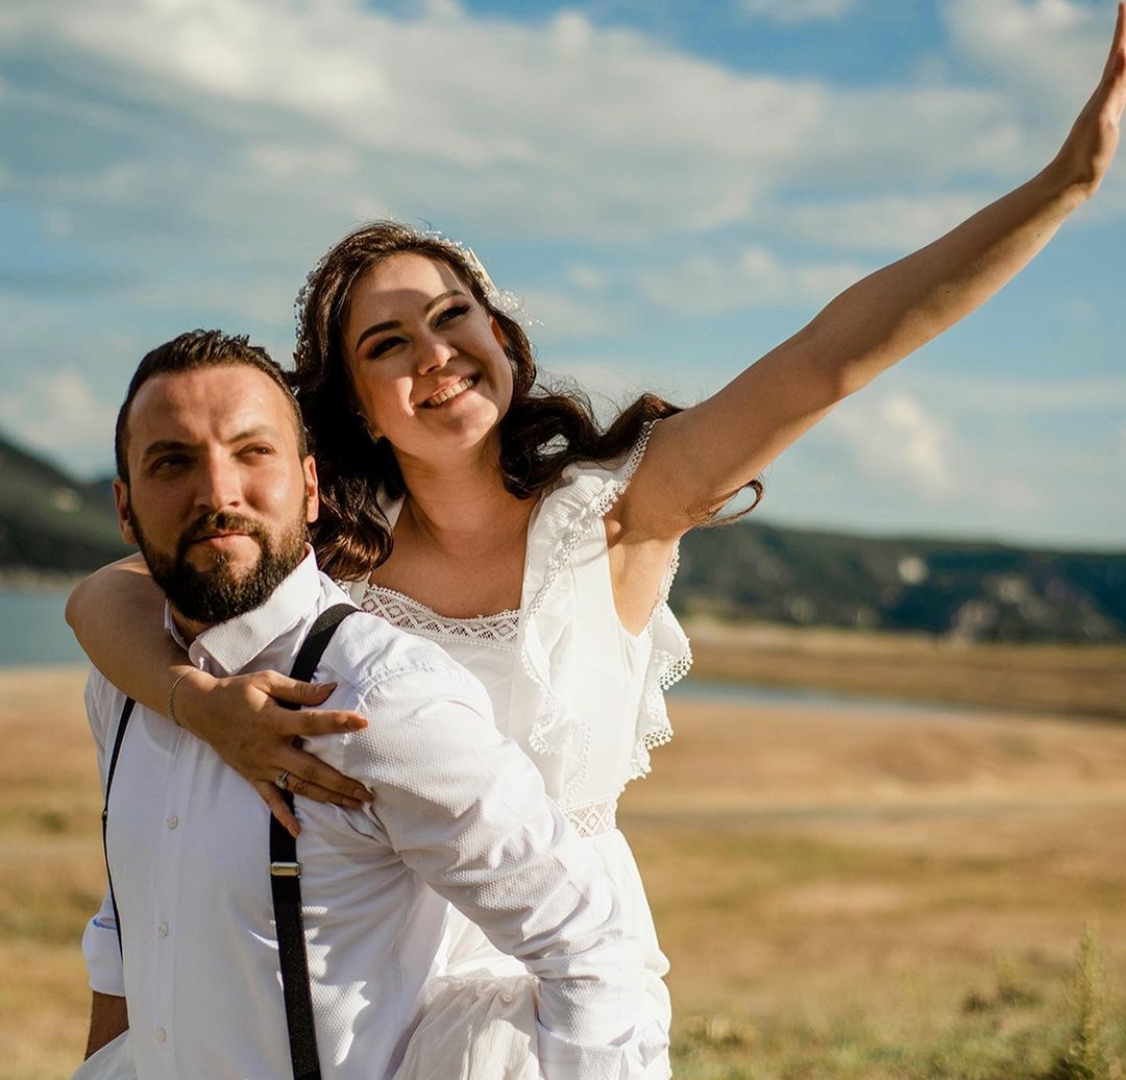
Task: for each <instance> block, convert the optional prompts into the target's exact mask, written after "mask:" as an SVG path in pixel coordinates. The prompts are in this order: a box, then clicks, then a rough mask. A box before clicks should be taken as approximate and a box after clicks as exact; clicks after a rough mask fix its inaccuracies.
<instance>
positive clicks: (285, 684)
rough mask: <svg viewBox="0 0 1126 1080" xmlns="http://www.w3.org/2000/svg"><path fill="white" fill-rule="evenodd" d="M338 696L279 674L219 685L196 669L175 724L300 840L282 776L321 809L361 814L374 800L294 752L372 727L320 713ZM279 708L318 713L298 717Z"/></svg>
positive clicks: (181, 691) (179, 699)
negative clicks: (303, 742)
mask: <svg viewBox="0 0 1126 1080" xmlns="http://www.w3.org/2000/svg"><path fill="white" fill-rule="evenodd" d="M333 689H334V686H333V684H332V683H305V682H298V681H297V680H296V679H291V678H290V677H289V676H288V675H281V674H279V673H278V672H276V671H256V672H252V673H250V674H248V675H231V676H228V677H227V678H221V679H217V678H214V677H213V676H211V675H208V674H206V673H205V672H202V671H194V670H193V671H190V672H189V673H187V674H186V676H185V677H184V678H182V679H181V681H180V682H179V683H178V685H177V688H176V691H175V695H176V719H177V721H178V722H179V723H180V724H181V725H182V726H183V727H184V728H186V729H187V730H188V731H190V732H192V734H193V735H198V736H199V737H200V738H201V739H203V740H204V741H205V742H207V743H209V744H210V745H211V746H212V747H213V748H214V750H215V752H216V753H217V754H218V755H219V756H220V757H221V758H222V759H223V760H224V761H225V762H226V763H227V764H228V765H230V766H231V768H232V769H234V770H235V771H236V772H237V773H239V774H240V775H242V776H244V777H246V779H247V780H249V781H250V782H251V783H252V784H253V785H254V787H255V789H256V790H257V791H258V794H259V795H261V796H262V799H263V801H264V802H265V803H266V805H267V806H268V807H269V808H270V812H271V813H272V814H273V815H274V817H276V818H277V819H278V821H280V822H281V824H282V825H283V826H285V828H286V829H287V830H288V831H289V832H290V833H292V834H293V835H294V836H296V835H297V834H298V832H299V831H300V826H299V825H298V823H297V819H296V818H295V817H294V816H293V814H292V813H291V812H290V810H289V807H287V806H286V804H285V799H283V798H282V795H281V792H280V791H279V790H278V788H277V787H276V786H275V784H274V781H275V780H277V778H278V777H279V776H280V775H281V774H282V773H288V774H289V780H288V787H289V790H290V791H292V792H293V793H294V794H295V795H301V796H303V797H305V798H307V799H313V800H315V801H316V802H326V803H335V804H336V805H337V806H345V807H348V808H350V809H359V808H360V807H361V806H363V804H364V803H366V802H370V801H371V798H372V795H371V792H369V791H368V790H367V788H365V787H364V786H363V785H362V784H360V783H357V782H356V781H355V780H352V779H351V778H350V777H347V776H345V775H344V774H343V773H340V772H338V771H337V770H336V769H334V768H333V767H332V766H331V765H326V764H325V763H324V762H323V761H321V760H320V758H317V757H314V756H313V755H312V754H310V753H308V752H306V751H305V750H302V749H300V748H299V747H297V746H295V745H294V739H308V738H311V737H312V736H314V735H337V734H342V733H344V732H348V731H359V730H360V729H361V728H364V727H367V720H365V719H364V717H362V716H360V715H359V713H354V712H347V711H344V710H340V709H317V708H315V706H317V705H319V704H320V703H321V702H323V701H324V700H325V699H326V698H327V697H328V696H329V694H331V693H332V691H333ZM281 702H289V703H291V704H294V705H303V706H313V708H310V709H297V710H294V709H291V708H286V707H285V706H284V705H282V704H280V703H281Z"/></svg>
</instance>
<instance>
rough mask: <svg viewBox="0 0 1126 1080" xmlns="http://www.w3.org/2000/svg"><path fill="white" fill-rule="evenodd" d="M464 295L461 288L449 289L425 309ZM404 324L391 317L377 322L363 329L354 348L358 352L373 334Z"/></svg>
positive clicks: (428, 309)
mask: <svg viewBox="0 0 1126 1080" xmlns="http://www.w3.org/2000/svg"><path fill="white" fill-rule="evenodd" d="M464 295H465V293H464V292H462V291H461V289H447V290H446V291H445V292H444V293H440V294H439V295H438V296H435V297H434V299H433V300H431V301H430V302H429V303H428V304H427V305H426V307H425V308H424V309H423V310H424V311H426V312H427V314H429V313H430V312H431V311H433V309H434V308H435V307H436V306H437V305H438V304H440V303H441V302H442V301H443V300H448V299H449V298H450V297H451V296H464ZM402 325H403V324H402V323H401V322H400V321H399V320H398V319H390V320H389V321H387V322H381V323H376V324H375V325H374V326H369V327H368V328H367V329H366V330H365V331H363V333H361V334H360V336H359V337H358V338H356V344H355V346H354V350H355V351H356V352H359V350H360V346H361V345H362V344H363V343H364V342H365V341H367V339H368V338H369V337H371V335H372V334H381V333H382V332H383V331H384V330H394V329H395V328H396V327H397V326H402Z"/></svg>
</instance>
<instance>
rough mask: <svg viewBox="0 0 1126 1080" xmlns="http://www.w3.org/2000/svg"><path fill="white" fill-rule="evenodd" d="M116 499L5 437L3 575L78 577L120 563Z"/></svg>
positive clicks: (0, 480) (0, 507) (0, 469)
mask: <svg viewBox="0 0 1126 1080" xmlns="http://www.w3.org/2000/svg"><path fill="white" fill-rule="evenodd" d="M126 550H128V549H127V548H126V546H125V544H124V543H123V542H122V540H121V535H120V533H119V532H118V529H117V515H116V514H115V512H114V508H113V496H112V494H111V492H110V489H109V488H108V487H107V486H106V484H105V482H104V481H102V482H98V483H93V484H84V483H82V482H81V481H78V480H75V479H74V478H73V477H71V476H68V475H67V474H66V473H64V472H62V471H61V470H60V469H57V468H55V466H53V465H51V464H49V463H48V462H46V461H44V460H43V459H42V458H40V457H37V456H36V455H34V454H32V453H30V452H28V451H27V450H23V449H21V448H20V447H18V446H16V445H14V444H13V443H11V442H9V441H8V440H7V439H5V438H3V437H0V570H16V569H20V570H31V571H39V572H48V571H49V572H73V573H78V572H80V571H84V570H90V569H92V568H93V567H95V566H101V565H102V564H103V563H107V562H109V561H110V560H112V559H117V558H120V557H121V555H123V554H124V553H125V552H126Z"/></svg>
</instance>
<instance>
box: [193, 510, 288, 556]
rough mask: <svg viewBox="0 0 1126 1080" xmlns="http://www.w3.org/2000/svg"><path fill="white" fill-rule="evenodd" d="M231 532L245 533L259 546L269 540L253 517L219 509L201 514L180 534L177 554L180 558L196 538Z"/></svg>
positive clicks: (265, 532)
mask: <svg viewBox="0 0 1126 1080" xmlns="http://www.w3.org/2000/svg"><path fill="white" fill-rule="evenodd" d="M232 532H233V533H246V534H247V535H248V536H250V537H252V538H253V539H254V540H257V541H258V544H259V546H263V545H266V544H268V543H269V542H270V537H269V533H268V532H267V531H266V530H265V529H264V528H263V527H262V525H261V524H260V523H259V522H257V521H255V520H254V519H253V518H249V517H244V516H243V515H242V514H232V513H230V512H228V511H226V510H220V511H218V512H217V513H211V514H202V515H201V516H200V517H198V518H196V520H195V521H193V522H192V523H191V525H189V526H188V527H187V528H186V529H185V530H184V531H183V533H181V534H180V543H179V545H178V554H179V556H180V557H181V558H182V557H183V556H184V554H185V553H186V552H187V550H188V548H189V547H191V546H192V544H194V543H195V542H196V541H197V540H203V539H206V538H207V537H208V536H213V535H215V534H216V533H232Z"/></svg>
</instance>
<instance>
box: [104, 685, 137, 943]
mask: <svg viewBox="0 0 1126 1080" xmlns="http://www.w3.org/2000/svg"><path fill="white" fill-rule="evenodd" d="M135 704H136V702H135V701H134V700H133V699H132V698H131V697H127V698H126V699H125V704H124V705H123V706H122V708H121V719H120V720H118V722H117V735H116V736H115V737H114V740H113V751H112V752H111V754H110V756H109V769H108V770H107V771H106V801H105V803H104V804H103V806H102V853H103V855H105V860H106V883H107V884H108V885H109V902H110V903H111V904H112V905H113V922H114V925H115V926H116V927H117V949H118V952H120V953H121V954H122V956H124V955H125V950H124V949H123V948H122V945H121V917H120V916H119V915H118V914H117V897H116V896H115V895H114V892H113V877H112V876H111V875H110V872H109V845H108V843H107V840H106V832H107V830H108V827H109V789H110V788H111V787H112V786H113V774H114V773H115V772H116V771H117V758H118V755H119V754H120V753H121V743H122V740H123V739H124V738H125V728H126V727H127V726H128V724H129V717H130V716H132V715H133V706H134V705H135Z"/></svg>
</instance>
